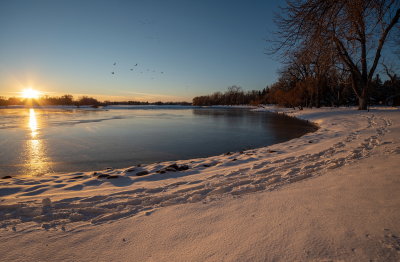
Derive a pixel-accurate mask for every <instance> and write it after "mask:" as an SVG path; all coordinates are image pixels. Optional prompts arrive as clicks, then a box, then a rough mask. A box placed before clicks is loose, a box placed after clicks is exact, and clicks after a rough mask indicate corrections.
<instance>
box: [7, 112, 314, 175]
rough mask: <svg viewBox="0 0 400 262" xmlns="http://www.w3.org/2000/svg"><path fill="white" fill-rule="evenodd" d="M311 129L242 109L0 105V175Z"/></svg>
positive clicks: (97, 164) (168, 154)
mask: <svg viewBox="0 0 400 262" xmlns="http://www.w3.org/2000/svg"><path fill="white" fill-rule="evenodd" d="M312 130H313V127H312V126H311V125H309V124H307V123H306V122H305V121H301V120H298V119H292V118H289V117H284V116H280V115H277V114H272V113H267V112H253V111H251V110H249V109H234V108H196V107H183V106H182V107H176V106H175V107H163V106H158V107H157V106H152V107H131V108H130V107H124V106H121V107H113V108H112V109H107V108H106V109H76V108H70V109H65V108H5V109H0V148H1V150H0V177H2V176H5V175H11V176H18V175H27V176H37V175H44V174H46V173H51V172H74V171H90V170H101V169H104V168H107V167H112V168H123V167H128V166H132V165H136V164H139V163H141V164H142V163H151V162H157V161H168V160H179V159H190V158H198V157H207V156H212V155H218V154H222V153H226V152H230V151H241V150H245V149H251V148H257V147H262V146H268V145H272V144H276V143H280V142H283V141H287V140H290V139H293V138H296V137H299V136H302V135H303V134H305V133H307V132H310V131H312Z"/></svg>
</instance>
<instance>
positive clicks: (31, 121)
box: [29, 108, 38, 139]
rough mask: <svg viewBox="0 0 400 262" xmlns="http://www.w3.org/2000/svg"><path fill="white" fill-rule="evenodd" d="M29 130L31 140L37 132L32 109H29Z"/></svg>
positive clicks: (34, 114)
mask: <svg viewBox="0 0 400 262" xmlns="http://www.w3.org/2000/svg"><path fill="white" fill-rule="evenodd" d="M29 128H30V130H31V137H32V139H33V138H35V137H36V135H37V134H38V132H37V129H38V125H37V119H36V113H35V109H33V108H31V109H29Z"/></svg>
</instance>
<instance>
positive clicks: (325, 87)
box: [193, 71, 400, 108]
mask: <svg viewBox="0 0 400 262" xmlns="http://www.w3.org/2000/svg"><path fill="white" fill-rule="evenodd" d="M388 74H389V75H388V78H389V79H387V80H385V81H383V80H382V79H381V77H380V75H379V74H377V75H376V76H375V78H374V79H373V80H372V81H371V86H370V94H369V104H371V105H390V106H400V77H398V75H397V74H395V73H390V72H389V73H388ZM261 104H276V105H280V106H284V107H299V108H303V107H321V106H354V105H357V104H358V101H357V96H356V95H355V94H354V92H353V89H352V87H351V84H349V81H346V80H345V79H344V80H343V79H340V78H336V77H335V75H331V74H326V75H325V76H323V77H321V78H320V79H316V78H313V77H309V78H308V79H299V78H297V77H295V76H293V75H292V74H291V73H289V72H288V71H282V72H281V73H280V77H279V80H278V81H277V82H276V83H274V84H272V85H271V86H267V87H265V88H264V89H262V90H251V91H244V90H243V89H242V88H241V87H240V86H231V87H228V90H227V91H225V92H215V93H213V94H211V95H204V96H197V97H195V98H193V105H194V106H212V105H261Z"/></svg>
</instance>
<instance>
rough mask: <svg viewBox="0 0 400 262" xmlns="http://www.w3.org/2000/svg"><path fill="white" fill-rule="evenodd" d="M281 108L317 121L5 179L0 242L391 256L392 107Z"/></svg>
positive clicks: (75, 251)
mask: <svg viewBox="0 0 400 262" xmlns="http://www.w3.org/2000/svg"><path fill="white" fill-rule="evenodd" d="M287 113H290V114H292V115H296V116H299V117H301V118H304V119H307V120H310V121H313V122H316V123H317V124H318V125H319V126H320V129H319V130H318V131H316V132H314V133H310V134H307V135H305V136H303V137H301V138H298V139H294V140H291V141H288V142H285V143H281V144H277V145H273V146H270V147H267V148H260V149H255V150H249V151H245V152H235V153H229V154H225V155H220V156H215V157H210V158H203V159H192V160H187V161H178V162H177V163H176V164H177V165H173V164H174V163H172V162H165V163H156V164H151V165H146V166H140V167H130V168H127V169H121V170H113V169H109V170H103V171H101V172H96V173H95V174H94V172H87V173H74V174H60V175H53V176H45V177H40V178H11V179H2V180H1V182H0V195H1V197H2V199H1V203H0V223H1V227H2V229H1V230H0V236H1V238H2V244H1V245H0V252H1V253H2V254H4V258H5V259H7V260H21V261H27V260H46V259H47V260H52V261H54V260H57V259H58V260H71V261H73V260H79V261H83V260H87V261H92V260H99V261H107V260H111V259H113V260H114V261H134V260H136V261H143V260H150V261H159V260H164V261H173V260H178V261H191V260H197V261H203V260H211V261H221V260H229V261H243V260H245V261H246V260H251V261H264V260H279V259H280V260H313V259H315V260H323V259H345V260H366V259H375V260H393V261H395V260H396V259H398V258H399V253H398V252H397V251H398V250H399V249H400V239H399V238H398V236H399V235H400V225H399V223H397V222H396V221H399V218H400V193H399V190H398V188H399V186H400V174H399V166H400V164H399V160H400V129H399V128H400V124H399V123H400V111H399V110H397V109H393V110H392V109H373V110H372V111H371V112H360V111H357V110H353V109H345V108H341V109H329V108H326V109H318V110H316V109H314V110H307V109H305V110H302V111H293V112H287ZM370 171H371V172H370ZM312 177H315V179H309V178H312ZM300 181H301V182H300ZM271 191H272V192H271ZM45 245H47V246H45ZM84 251H86V254H85V256H82V253H84ZM50 252H51V254H52V256H51V257H50V256H49V254H50ZM347 258H350V259H347Z"/></svg>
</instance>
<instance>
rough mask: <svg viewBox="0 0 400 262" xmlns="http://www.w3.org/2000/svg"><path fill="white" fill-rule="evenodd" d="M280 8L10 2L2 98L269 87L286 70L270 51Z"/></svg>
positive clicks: (124, 96) (183, 95) (151, 97)
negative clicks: (26, 93)
mask: <svg viewBox="0 0 400 262" xmlns="http://www.w3.org/2000/svg"><path fill="white" fill-rule="evenodd" d="M279 5H282V1H255V0H254V1H244V0H243V1H225V0H223V1H222V0H221V1H217V0H214V1H212V0H204V1H187V0H186V1H185V0H181V1H179V0H171V1H167V0H113V1H112V0H96V1H91V0H85V1H83V0H80V1H77V0H35V1H32V0H2V1H0V32H1V44H0V96H6V97H10V96H17V95H18V92H20V91H21V90H22V89H24V88H27V87H32V88H34V89H38V90H40V91H43V92H44V94H47V95H62V94H72V95H74V96H77V97H79V96H82V95H90V96H94V97H97V98H99V99H101V100H141V101H158V100H161V101H189V102H190V101H191V100H192V98H193V97H194V96H198V95H205V94H210V93H212V92H215V91H225V90H226V89H227V87H228V86H231V85H239V86H242V87H243V89H244V90H254V89H255V90H261V89H263V88H264V87H265V86H266V85H269V84H272V83H273V82H275V81H276V79H277V70H278V68H279V66H280V65H279V63H278V62H277V61H276V60H274V59H273V58H272V57H270V56H268V55H266V54H265V52H266V48H267V46H268V43H267V42H266V41H265V40H266V39H267V38H268V37H269V36H270V35H271V32H272V31H273V30H274V28H275V27H274V24H273V16H274V12H278V11H279V9H278V6H279ZM114 63H115V65H114ZM136 64H137V66H135V65H136ZM131 69H132V70H131ZM113 72H114V73H113Z"/></svg>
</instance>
